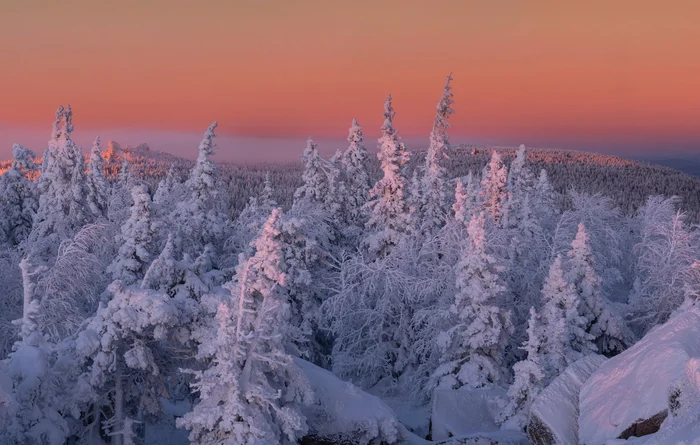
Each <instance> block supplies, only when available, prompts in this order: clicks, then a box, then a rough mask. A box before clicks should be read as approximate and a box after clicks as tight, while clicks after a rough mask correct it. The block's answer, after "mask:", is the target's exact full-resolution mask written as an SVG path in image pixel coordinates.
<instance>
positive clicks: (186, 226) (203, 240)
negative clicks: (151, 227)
mask: <svg viewBox="0 0 700 445" xmlns="http://www.w3.org/2000/svg"><path fill="white" fill-rule="evenodd" d="M217 125H218V124H217V122H214V123H213V124H211V125H210V126H209V128H207V130H206V131H205V132H204V137H203V138H202V141H201V142H200V144H199V154H198V156H197V161H196V162H195V165H194V167H193V168H192V170H191V171H190V177H189V179H188V180H187V182H186V186H187V189H188V190H189V192H190V196H189V197H188V198H187V199H186V200H184V201H182V202H180V203H178V205H177V207H176V209H175V211H174V212H173V214H172V215H171V217H172V218H173V220H174V223H175V226H176V233H175V241H176V244H178V245H179V246H180V248H181V249H182V251H183V252H186V253H189V254H191V255H194V254H196V253H199V252H201V251H202V250H203V249H204V246H206V245H207V244H210V243H212V244H215V245H216V244H218V243H219V241H220V240H221V238H222V236H223V235H224V230H225V216H224V214H225V213H224V212H223V211H222V210H223V209H221V200H219V199H217V196H218V193H219V192H218V190H217V184H216V177H217V173H216V165H215V164H214V162H213V161H212V160H211V159H209V158H210V156H212V155H213V154H214V149H215V148H216V144H215V143H214V138H215V137H216V134H215V133H214V131H215V130H216V127H217Z"/></svg>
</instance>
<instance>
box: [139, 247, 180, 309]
mask: <svg viewBox="0 0 700 445" xmlns="http://www.w3.org/2000/svg"><path fill="white" fill-rule="evenodd" d="M183 280H184V271H183V270H182V267H181V266H180V265H179V264H178V261H177V260H176V259H175V245H174V243H173V236H172V235H168V238H167V240H166V242H165V247H163V250H162V251H161V252H160V255H158V258H156V259H155V260H153V262H152V263H151V265H150V266H149V267H148V270H147V271H146V274H145V275H144V276H143V280H141V288H142V289H153V290H157V291H159V292H164V293H166V294H168V295H169V296H171V297H174V296H175V295H177V294H178V287H179V286H180V285H181V284H183Z"/></svg>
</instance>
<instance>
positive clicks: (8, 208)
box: [0, 144, 39, 246]
mask: <svg viewBox="0 0 700 445" xmlns="http://www.w3.org/2000/svg"><path fill="white" fill-rule="evenodd" d="M12 157H13V161H12V166H11V167H10V168H9V169H8V170H7V171H6V172H5V173H3V174H2V176H0V241H1V240H2V239H3V238H4V239H5V240H6V241H7V242H9V243H10V245H12V246H16V245H18V244H20V243H21V242H22V241H24V240H25V239H26V238H27V237H28V236H29V233H30V232H31V230H32V224H33V220H34V216H35V215H36V211H37V207H38V205H39V203H38V202H37V196H36V187H35V185H34V183H33V182H32V181H30V180H29V179H28V178H27V176H26V174H27V173H29V172H30V171H32V170H33V168H34V153H33V152H32V151H31V150H29V149H27V148H24V147H23V146H21V145H20V144H14V146H13V147H12Z"/></svg>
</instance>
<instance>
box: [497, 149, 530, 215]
mask: <svg viewBox="0 0 700 445" xmlns="http://www.w3.org/2000/svg"><path fill="white" fill-rule="evenodd" d="M526 156H527V155H526V152H525V146H524V145H521V146H520V147H519V148H518V150H516V152H515V159H513V162H511V164H510V169H509V170H508V180H507V182H506V189H507V190H508V201H507V204H506V209H505V212H504V213H505V214H507V216H508V220H507V221H506V222H505V226H506V227H515V226H517V225H518V223H519V219H520V217H521V216H522V214H523V212H522V209H521V207H522V206H523V203H524V201H525V199H526V198H528V197H529V196H530V194H531V191H532V189H533V187H534V185H535V179H534V176H533V174H532V171H531V170H530V168H529V167H528V166H527V165H526V161H527V157H526Z"/></svg>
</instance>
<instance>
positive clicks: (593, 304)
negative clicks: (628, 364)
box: [565, 224, 632, 353]
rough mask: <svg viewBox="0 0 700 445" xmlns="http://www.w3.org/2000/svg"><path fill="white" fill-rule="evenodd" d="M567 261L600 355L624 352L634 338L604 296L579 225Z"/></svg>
mask: <svg viewBox="0 0 700 445" xmlns="http://www.w3.org/2000/svg"><path fill="white" fill-rule="evenodd" d="M567 257H568V260H567V267H566V272H565V277H566V280H567V281H568V282H569V283H571V284H572V285H573V286H574V291H575V292H576V294H577V295H578V296H579V298H580V304H579V313H580V315H581V316H583V317H585V319H586V332H588V333H589V334H591V335H592V336H593V339H594V342H595V343H596V345H597V346H598V350H599V351H601V352H603V353H618V352H621V351H622V350H624V349H625V348H626V347H627V346H628V345H629V344H630V342H631V341H632V335H631V332H629V329H628V328H627V326H626V325H625V324H624V321H623V320H622V318H621V317H620V316H619V315H618V314H616V313H614V312H613V311H612V309H611V305H610V304H609V303H608V302H607V301H606V300H605V299H604V297H603V295H602V291H601V283H600V277H599V276H598V274H597V273H596V268H595V259H594V256H593V252H592V251H591V246H590V241H589V238H588V233H587V232H586V228H585V226H584V225H583V224H579V225H578V231H577V233H576V238H574V240H573V241H572V243H571V250H570V251H569V252H568V254H567Z"/></svg>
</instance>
